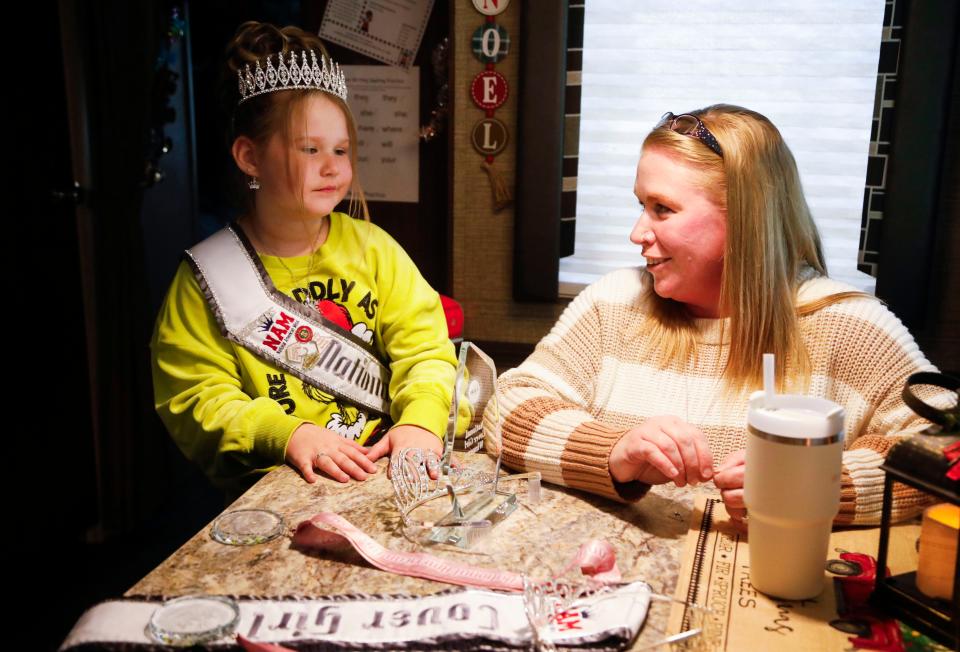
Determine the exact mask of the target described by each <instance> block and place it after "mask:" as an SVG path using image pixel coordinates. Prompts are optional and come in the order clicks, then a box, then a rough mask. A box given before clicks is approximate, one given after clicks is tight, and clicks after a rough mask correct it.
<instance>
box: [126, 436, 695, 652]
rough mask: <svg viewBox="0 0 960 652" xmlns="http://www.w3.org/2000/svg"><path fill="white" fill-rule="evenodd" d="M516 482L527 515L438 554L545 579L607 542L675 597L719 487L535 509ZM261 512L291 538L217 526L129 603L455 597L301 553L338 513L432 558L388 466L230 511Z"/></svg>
mask: <svg viewBox="0 0 960 652" xmlns="http://www.w3.org/2000/svg"><path fill="white" fill-rule="evenodd" d="M465 461H466V463H468V464H470V465H471V466H477V467H481V468H485V469H487V470H492V466H493V465H492V462H491V460H490V459H489V458H487V457H486V456H483V455H470V456H467V457H466V458H465ZM512 484H513V485H514V486H516V488H517V493H518V496H519V498H520V502H521V506H520V507H519V508H518V509H517V510H516V511H515V512H514V513H513V514H512V515H510V517H509V518H507V519H506V520H505V521H504V522H503V523H501V524H499V525H498V526H497V527H496V528H494V529H493V531H492V532H491V534H490V535H487V536H486V537H484V538H482V539H481V540H480V541H478V542H477V543H475V544H474V545H473V546H472V547H471V548H470V549H469V550H468V551H462V550H459V549H457V548H454V547H452V546H432V547H430V548H428V551H429V552H431V553H433V554H435V555H437V556H440V557H446V558H450V559H455V560H457V561H460V562H464V563H470V564H474V565H477V566H485V567H490V568H500V569H506V570H512V571H524V572H528V573H531V574H533V575H534V576H535V577H538V578H543V579H546V578H547V577H548V576H550V575H551V574H557V573H559V572H560V571H561V570H562V569H563V568H564V567H565V566H566V565H567V564H568V563H569V562H570V560H571V559H572V558H573V556H574V555H575V554H576V552H577V549H578V548H579V547H580V545H581V544H582V543H584V542H586V541H589V540H590V539H606V540H607V541H609V542H610V543H611V544H612V545H613V547H614V548H615V550H616V553H617V563H618V566H619V568H620V570H621V572H622V573H623V576H624V579H626V580H632V579H642V580H645V581H646V582H648V583H649V584H650V586H651V588H652V589H653V591H654V592H655V593H659V594H662V595H672V594H673V592H674V589H675V586H676V582H677V576H678V572H679V568H680V559H679V557H680V551H681V549H682V547H683V542H684V538H685V535H686V533H687V528H688V522H689V518H690V513H691V509H692V504H693V495H694V493H696V492H698V491H709V489H712V488H713V487H712V485H709V484H708V485H705V486H704V487H700V488H698V489H694V490H690V489H677V488H675V487H673V486H672V485H670V486H666V485H664V486H660V487H654V489H653V490H651V491H650V492H649V493H648V495H647V496H646V497H645V498H644V499H643V500H641V501H639V502H637V503H633V504H626V505H624V504H619V503H614V502H612V501H609V500H607V499H604V498H599V497H596V496H592V495H589V494H586V493H583V492H579V491H573V490H568V489H565V488H562V487H557V486H553V485H547V484H544V485H543V488H542V491H541V495H542V497H541V500H540V502H539V503H538V504H536V505H532V506H528V505H526V502H527V501H526V481H516V482H513V483H512ZM501 487H503V485H501ZM256 507H260V508H268V509H271V510H273V511H275V512H278V513H279V514H281V515H282V516H283V518H284V519H285V521H286V525H287V534H286V535H285V536H281V537H279V538H277V539H274V540H273V541H270V542H268V543H265V544H261V545H256V546H247V547H245V546H227V545H223V544H220V543H218V542H216V541H214V540H213V539H211V538H210V526H209V525H208V526H207V527H205V528H204V529H203V530H201V531H200V532H198V533H197V534H196V535H195V536H193V537H192V538H191V539H190V540H189V541H187V542H186V543H185V544H184V545H183V546H182V547H181V548H180V549H179V550H177V551H176V552H175V553H174V554H173V555H171V556H170V557H169V558H168V559H167V560H166V561H164V562H163V563H162V564H160V566H158V567H157V568H156V569H154V570H153V571H152V572H151V573H150V574H149V575H147V576H146V577H144V578H143V579H142V580H140V581H139V582H137V584H136V585H134V586H133V587H132V588H131V589H130V590H129V591H127V593H126V594H125V595H126V596H128V597H132V596H164V597H172V596H178V595H187V594H191V593H208V594H222V595H256V596H264V597H265V596H324V595H331V594H337V593H378V594H393V593H407V594H418V595H419V594H428V593H435V592H438V591H442V590H447V589H450V588H451V587H450V585H446V584H440V583H437V582H431V581H428V580H421V579H417V578H412V577H404V576H399V575H393V574H390V573H386V572H383V571H380V570H378V569H375V568H373V567H371V566H370V565H368V564H367V563H366V562H365V561H364V560H363V559H362V558H361V557H360V556H359V554H357V553H355V552H353V551H352V550H349V551H337V552H322V553H304V552H302V551H300V550H296V549H293V548H292V547H291V538H290V537H291V532H292V529H293V528H294V527H295V526H296V525H297V524H298V523H300V522H301V521H303V520H306V519H308V518H309V517H311V516H313V515H314V514H317V513H319V512H322V511H332V512H336V513H337V514H340V515H341V516H343V517H345V518H347V519H348V520H349V521H351V522H352V523H353V524H354V525H356V526H357V527H359V528H360V529H362V530H363V531H364V532H366V533H367V534H369V535H370V536H371V537H373V538H374V539H376V540H377V541H378V542H379V543H381V544H382V545H384V546H386V547H388V548H390V549H392V550H403V551H418V550H423V548H422V547H420V546H418V545H417V544H416V543H415V542H414V541H413V540H412V539H409V538H407V537H405V536H404V534H403V532H402V531H401V528H400V517H399V513H398V510H397V508H396V506H395V505H394V503H393V488H392V485H391V483H390V481H389V479H388V478H387V476H386V461H384V460H381V462H380V473H378V474H377V475H376V476H374V477H372V478H370V479H368V480H367V481H365V482H351V483H349V484H345V485H342V484H340V483H337V482H334V481H332V480H328V479H325V478H324V479H321V480H319V481H318V482H317V483H316V484H314V485H309V484H307V483H305V482H304V481H303V480H302V479H301V477H300V476H299V475H298V474H297V473H296V472H295V471H294V470H293V469H291V468H289V467H286V466H282V467H279V468H278V469H276V470H275V471H273V472H272V473H270V474H269V475H267V476H265V477H264V478H262V479H261V480H260V482H258V483H257V484H256V485H254V486H253V487H252V488H251V489H250V490H249V491H247V492H246V493H245V494H244V495H243V496H241V497H240V498H239V499H238V500H237V501H236V502H234V503H233V504H232V505H231V506H230V507H229V508H228V509H227V510H226V511H232V510H235V509H247V508H256ZM656 605H657V603H654V606H653V607H651V612H650V616H649V617H648V620H647V627H646V628H645V631H644V636H643V637H642V638H647V637H654V636H656V634H657V633H658V632H662V630H663V629H664V628H665V627H666V620H667V613H668V610H669V605H667V606H666V607H659V608H658V607H656ZM651 632H653V633H651Z"/></svg>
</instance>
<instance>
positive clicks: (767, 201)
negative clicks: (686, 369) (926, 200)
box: [643, 104, 827, 389]
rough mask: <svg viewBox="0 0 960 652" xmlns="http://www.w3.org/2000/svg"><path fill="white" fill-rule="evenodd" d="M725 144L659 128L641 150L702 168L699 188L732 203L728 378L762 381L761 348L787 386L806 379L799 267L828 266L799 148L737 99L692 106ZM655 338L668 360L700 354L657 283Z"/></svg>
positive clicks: (740, 383)
mask: <svg viewBox="0 0 960 652" xmlns="http://www.w3.org/2000/svg"><path fill="white" fill-rule="evenodd" d="M689 114H691V115H695V116H697V117H698V118H700V120H701V121H702V122H703V124H704V125H705V126H706V127H707V129H709V130H710V132H711V133H713V135H714V136H715V137H716V139H717V141H718V142H719V143H720V147H721V148H722V150H723V157H722V158H721V157H720V156H718V155H717V154H716V153H714V152H713V151H712V150H711V149H709V148H708V147H707V146H706V145H705V144H703V143H702V142H700V141H699V140H698V139H697V138H693V137H691V136H688V135H683V134H679V133H676V132H674V131H672V130H671V129H669V127H668V126H663V127H660V128H657V129H654V130H653V131H652V132H650V134H649V135H648V136H647V137H646V139H645V140H644V142H643V149H644V150H647V149H650V148H657V149H658V150H660V151H662V152H665V153H667V154H669V155H672V156H674V157H676V158H677V160H678V161H680V162H681V163H683V164H686V165H690V166H692V167H694V168H696V169H697V170H698V171H700V172H701V173H702V176H701V179H702V186H703V187H704V188H706V189H708V190H709V192H710V193H711V194H712V195H713V200H714V202H715V203H717V205H719V206H721V207H723V208H725V209H726V214H727V240H726V246H725V248H724V256H723V278H722V279H721V284H720V311H721V315H722V316H724V317H729V318H730V352H729V357H728V360H727V366H726V369H725V370H724V372H723V377H724V380H725V382H726V385H727V388H728V389H733V388H741V387H759V386H760V384H761V377H762V371H761V368H762V367H761V364H762V359H763V354H764V353H773V354H775V355H776V358H777V384H778V385H779V386H780V387H781V388H783V387H786V386H788V385H792V384H793V383H794V382H795V381H799V382H800V383H801V384H803V383H805V382H806V381H807V379H808V377H809V368H810V363H809V358H808V356H807V352H806V349H805V347H804V344H803V340H802V339H801V337H800V332H799V319H798V312H799V311H798V308H797V305H796V297H797V288H798V286H799V283H800V279H799V277H800V271H801V268H802V266H804V265H809V266H810V267H811V268H813V269H814V270H816V271H817V272H818V273H820V274H822V275H826V273H827V269H826V264H825V262H824V259H823V248H822V246H821V243H820V235H819V233H818V232H817V227H816V225H815V224H814V222H813V218H812V216H811V215H810V209H809V207H808V206H807V202H806V200H805V199H804V196H803V189H802V187H801V185H800V175H799V174H798V172H797V164H796V162H795V161H794V158H793V154H791V153H790V150H789V148H788V147H787V145H786V143H785V142H784V141H783V137H782V136H781V135H780V132H779V131H778V130H777V128H776V127H775V126H773V123H771V122H770V121H769V120H768V119H767V118H765V117H764V116H762V115H760V114H759V113H756V112H754V111H750V110H748V109H744V108H742V107H738V106H731V105H725V104H716V105H714V106H709V107H707V108H705V109H700V110H698V111H690V112H689ZM647 301H648V305H649V307H650V312H649V314H650V317H649V318H648V321H649V323H648V324H645V325H644V328H647V329H649V333H650V335H651V336H652V337H651V339H650V342H651V346H655V347H657V348H659V349H660V351H662V352H663V354H665V358H661V359H663V360H664V361H665V362H669V361H670V360H687V359H688V358H689V356H691V355H695V353H696V340H695V331H694V329H693V318H692V317H691V316H690V314H689V313H688V312H687V311H686V309H685V307H684V306H683V304H680V303H678V302H676V301H673V300H670V299H664V298H662V297H659V296H657V295H656V293H654V291H653V284H652V283H651V284H650V289H649V292H648V296H647Z"/></svg>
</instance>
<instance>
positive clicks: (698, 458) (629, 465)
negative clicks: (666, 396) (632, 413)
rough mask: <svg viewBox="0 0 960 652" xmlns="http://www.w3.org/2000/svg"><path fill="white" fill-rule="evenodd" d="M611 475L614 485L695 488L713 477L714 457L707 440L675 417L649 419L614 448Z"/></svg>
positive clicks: (611, 455) (621, 439) (611, 452)
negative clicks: (667, 484) (669, 484)
mask: <svg viewBox="0 0 960 652" xmlns="http://www.w3.org/2000/svg"><path fill="white" fill-rule="evenodd" d="M610 475H611V476H613V479H614V480H616V481H617V482H629V481H631V480H639V481H640V482H644V483H647V484H663V483H665V482H671V481H672V482H674V483H675V484H676V485H677V486H678V487H682V486H684V485H686V484H694V485H695V484H697V483H699V482H703V481H706V480H709V479H710V478H711V477H712V476H713V458H712V457H711V455H710V447H709V446H708V445H707V438H706V437H705V436H704V435H703V433H702V432H700V431H699V430H698V429H697V428H695V427H694V426H692V425H690V424H689V423H687V422H685V421H682V420H681V419H678V418H677V417H672V416H660V417H650V418H649V419H647V420H646V421H644V422H643V423H642V424H641V425H639V426H637V427H636V428H633V429H631V430H628V431H627V433H626V434H625V435H624V436H623V437H621V438H620V441H618V442H617V443H616V444H615V445H614V447H613V450H611V451H610Z"/></svg>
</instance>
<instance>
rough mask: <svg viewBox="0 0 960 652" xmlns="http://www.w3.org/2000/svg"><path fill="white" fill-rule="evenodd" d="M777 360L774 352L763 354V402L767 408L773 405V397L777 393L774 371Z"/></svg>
mask: <svg viewBox="0 0 960 652" xmlns="http://www.w3.org/2000/svg"><path fill="white" fill-rule="evenodd" d="M775 365H776V362H775V361H774V357H773V354H772V353H764V354H763V402H764V406H765V407H767V408H772V407H773V397H774V396H776V395H777V388H776V384H775V382H774V380H773V373H774V369H775Z"/></svg>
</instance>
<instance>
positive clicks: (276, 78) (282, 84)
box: [237, 50, 347, 105]
mask: <svg viewBox="0 0 960 652" xmlns="http://www.w3.org/2000/svg"><path fill="white" fill-rule="evenodd" d="M308 52H309V53H310V62H309V63H308V62H307V53H308ZM299 55H300V57H301V60H302V62H301V63H297V56H298V53H297V52H290V60H289V61H288V62H286V63H284V61H283V56H284V55H283V53H280V54H268V55H267V56H266V57H264V58H263V59H259V60H258V61H257V62H256V63H255V64H254V67H253V69H251V68H250V64H249V63H248V64H246V65H245V66H243V67H242V68H240V69H239V70H237V78H238V80H239V82H240V101H239V102H238V103H237V104H238V105H239V104H243V103H244V102H246V101H247V100H249V99H250V98H251V97H254V96H256V95H263V94H264V93H272V92H273V91H285V90H291V89H311V88H312V89H316V90H318V91H324V92H326V93H330V94H331V95H336V96H337V97H339V98H340V99H341V100H343V101H344V102H346V101H347V80H346V77H344V75H343V71H342V70H340V66H339V65H337V64H336V63H334V62H333V61H331V60H330V59H328V58H327V57H325V56H323V54H321V55H320V57H319V59H320V61H319V63H318V62H317V58H318V57H317V53H316V52H314V51H313V50H300V52H299ZM274 59H276V62H277V65H276V66H274V64H273V61H274ZM261 61H262V62H264V63H263V65H262V66H261V65H260V62H261Z"/></svg>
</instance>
